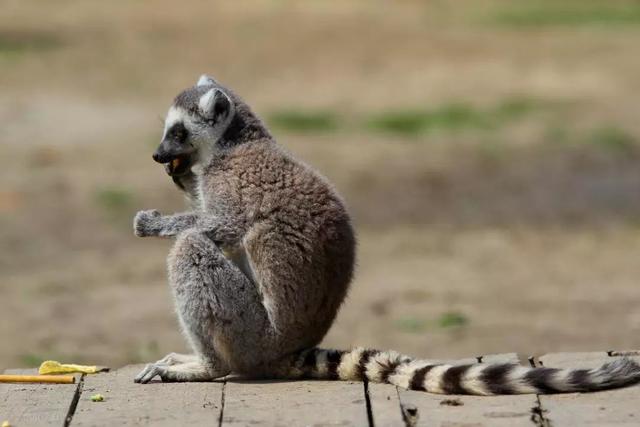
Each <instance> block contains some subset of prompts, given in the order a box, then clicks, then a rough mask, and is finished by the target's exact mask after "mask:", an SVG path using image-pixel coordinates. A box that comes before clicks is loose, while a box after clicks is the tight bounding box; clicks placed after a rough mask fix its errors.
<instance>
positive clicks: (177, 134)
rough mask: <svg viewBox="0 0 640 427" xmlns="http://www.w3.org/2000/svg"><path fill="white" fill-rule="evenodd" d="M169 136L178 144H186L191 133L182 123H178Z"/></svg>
mask: <svg viewBox="0 0 640 427" xmlns="http://www.w3.org/2000/svg"><path fill="white" fill-rule="evenodd" d="M169 135H170V136H171V138H172V139H174V140H176V141H178V142H185V141H186V140H187V137H188V136H189V131H188V130H187V128H185V127H184V125H183V124H182V123H178V124H176V125H174V126H173V127H172V128H171V130H170V132H169Z"/></svg>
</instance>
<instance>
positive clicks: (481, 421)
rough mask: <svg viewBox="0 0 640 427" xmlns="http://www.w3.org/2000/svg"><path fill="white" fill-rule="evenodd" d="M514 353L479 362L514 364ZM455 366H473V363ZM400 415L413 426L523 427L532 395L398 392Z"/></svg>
mask: <svg viewBox="0 0 640 427" xmlns="http://www.w3.org/2000/svg"><path fill="white" fill-rule="evenodd" d="M518 360H519V359H518V356H517V355H516V354H515V353H508V354H499V355H498V354H496V355H488V356H483V357H482V361H483V362H485V363H486V362H489V363H507V362H509V363H518ZM458 362H464V363H473V362H474V360H463V361H458ZM399 396H400V403H401V405H402V407H403V411H404V412H405V414H406V415H407V417H408V418H409V419H411V421H412V425H417V426H443V427H444V426H446V427H456V426H460V427H462V426H474V427H476V426H498V427H500V426H505V427H508V426H514V427H518V426H527V427H531V425H532V423H531V409H532V408H534V407H536V406H537V398H536V396H535V395H520V396H491V397H487V396H444V395H435V394H430V393H424V392H420V391H409V390H403V389H399Z"/></svg>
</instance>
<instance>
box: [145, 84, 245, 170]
mask: <svg viewBox="0 0 640 427" xmlns="http://www.w3.org/2000/svg"><path fill="white" fill-rule="evenodd" d="M234 98H235V97H234V96H233V95H232V94H231V93H229V92H228V91H227V90H226V89H224V88H222V87H221V86H220V85H219V84H218V83H217V82H216V81H215V80H214V79H212V78H211V77H209V76H206V75H203V76H202V77H200V79H199V80H198V83H197V84H196V85H195V86H193V87H190V88H189V89H186V90H185V91H183V92H182V93H180V94H179V95H178V96H177V97H176V99H175V100H174V101H173V104H172V105H171V107H170V108H169V112H168V113H167V117H166V119H165V124H164V133H163V135H162V142H161V143H160V145H159V146H158V148H157V149H156V151H155V152H154V153H153V160H155V161H156V162H158V163H164V164H165V169H166V170H167V173H168V174H169V175H171V176H180V175H184V174H187V173H189V172H190V171H191V168H192V167H193V166H195V165H197V164H199V163H201V162H203V161H205V160H206V158H207V156H209V155H210V154H211V153H212V152H213V151H214V150H215V149H216V143H217V142H218V141H219V140H220V139H221V138H222V136H223V135H224V133H225V131H227V129H228V128H229V125H230V124H231V122H232V120H233V118H234V115H235V114H236V103H235V102H234Z"/></svg>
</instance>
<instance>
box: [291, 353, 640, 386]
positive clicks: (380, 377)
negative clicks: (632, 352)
mask: <svg viewBox="0 0 640 427" xmlns="http://www.w3.org/2000/svg"><path fill="white" fill-rule="evenodd" d="M286 363H287V364H288V365H287V366H282V367H281V369H279V370H278V372H279V375H281V376H284V377H287V378H316V379H330V380H347V381H358V380H360V381H365V380H366V381H371V382H379V383H388V384H393V385H397V386H400V387H403V388H406V389H410V390H422V391H427V392H430V393H439V394H472V395H487V396H488V395H504V394H527V393H538V394H550V393H566V392H588V391H597V390H605V389H610V388H618V387H625V386H628V385H632V384H636V383H640V365H638V364H637V363H636V362H634V361H633V360H631V359H628V358H619V359H616V360H614V361H612V362H609V363H606V364H604V365H602V366H600V367H599V368H595V369H555V368H530V367H526V366H522V365H518V364H514V363H495V364H470V365H449V364H443V363H433V362H429V361H428V360H419V359H413V358H411V357H408V356H404V355H402V354H399V353H397V352H395V351H379V350H371V349H364V348H356V349H354V350H351V351H342V350H325V349H320V348H311V349H307V350H303V351H301V352H299V353H297V354H296V355H295V356H294V358H293V360H291V359H290V360H289V361H288V362H286Z"/></svg>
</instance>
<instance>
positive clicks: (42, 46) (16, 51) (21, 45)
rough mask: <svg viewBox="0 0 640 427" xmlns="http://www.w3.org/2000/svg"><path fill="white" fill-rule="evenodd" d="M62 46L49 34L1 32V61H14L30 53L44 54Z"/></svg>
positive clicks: (57, 39) (55, 37)
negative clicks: (43, 52)
mask: <svg viewBox="0 0 640 427" xmlns="http://www.w3.org/2000/svg"><path fill="white" fill-rule="evenodd" d="M60 44H61V41H60V39H59V38H58V37H57V36H55V35H53V34H49V33H40V32H28V31H7V30H0V59H1V58H5V59H13V58H17V57H19V56H22V55H24V54H26V53H30V52H42V51H45V50H49V49H53V48H55V47H58V46H59V45H60Z"/></svg>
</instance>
